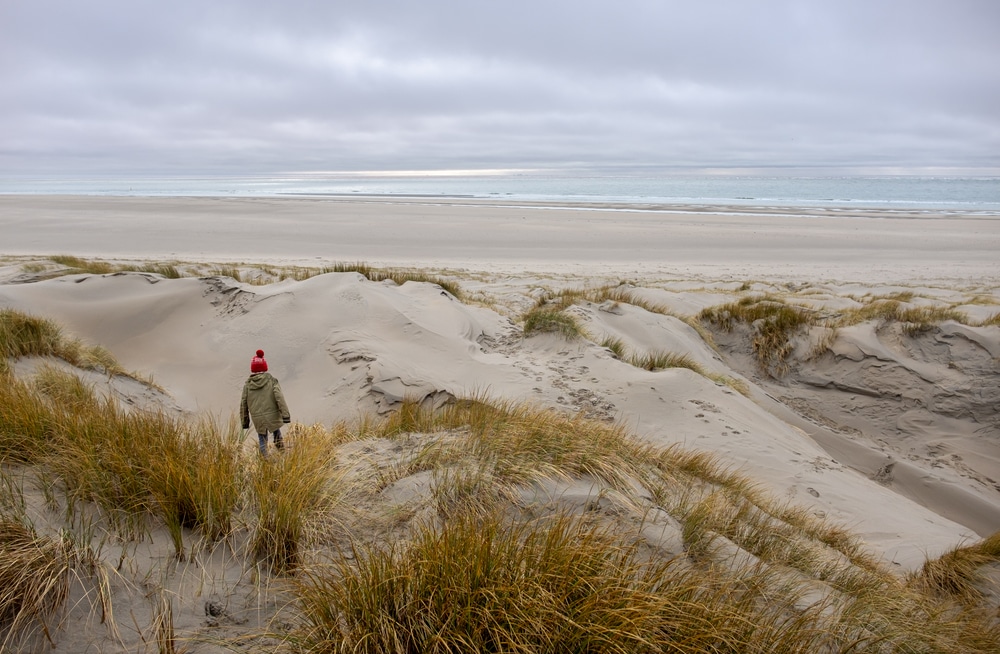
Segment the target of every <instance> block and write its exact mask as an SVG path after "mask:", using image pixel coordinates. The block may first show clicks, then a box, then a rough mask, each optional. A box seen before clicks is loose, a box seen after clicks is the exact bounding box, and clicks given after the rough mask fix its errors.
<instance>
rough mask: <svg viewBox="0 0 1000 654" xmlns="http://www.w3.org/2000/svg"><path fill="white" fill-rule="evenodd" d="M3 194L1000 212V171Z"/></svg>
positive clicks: (166, 185)
mask: <svg viewBox="0 0 1000 654" xmlns="http://www.w3.org/2000/svg"><path fill="white" fill-rule="evenodd" d="M0 194H38V195H99V196H135V197H175V196H196V197H227V196H231V197H303V196H390V197H394V196H398V197H420V198H435V197H440V198H476V199H497V200H504V201H523V202H532V203H539V202H540V203H545V202H552V203H559V202H580V203H595V204H600V203H614V204H626V205H627V204H636V205H649V204H677V205H705V206H713V205H718V206H733V205H736V206H749V207H753V206H762V207H763V206H770V207H827V208H869V207H870V208H878V209H885V210H900V211H903V210H905V211H926V212H928V213H932V212H933V213H940V212H946V213H956V214H963V215H973V216H975V215H981V216H994V217H1000V178H998V177H929V176H758V175H753V176H742V175H613V174H578V173H574V174H553V173H535V172H529V173H477V172H474V171H473V172H462V173H407V174H392V173H368V172H362V173H306V174H277V175H250V176H220V175H209V176H169V177H166V176H141V177H140V176H130V177H127V178H124V177H122V178H114V177H94V178H80V177H75V178H59V179H55V178H42V177H36V178H29V177H20V178H13V177H4V178H0Z"/></svg>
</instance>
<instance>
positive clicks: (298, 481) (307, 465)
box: [249, 430, 343, 574]
mask: <svg viewBox="0 0 1000 654" xmlns="http://www.w3.org/2000/svg"><path fill="white" fill-rule="evenodd" d="M289 440H290V442H289V447H287V448H286V450H287V451H285V452H282V453H280V454H279V453H274V454H272V455H271V456H269V457H267V458H263V457H261V458H259V459H258V460H257V461H256V465H255V467H254V469H253V470H252V471H251V472H250V475H249V485H250V494H251V497H252V501H253V505H254V506H255V507H256V515H255V517H254V520H253V524H252V535H251V541H250V548H251V551H252V553H253V556H254V557H255V558H256V559H258V560H262V561H264V562H266V563H267V565H268V566H269V567H270V569H271V570H273V571H274V572H276V573H278V574H288V573H291V572H294V571H296V570H297V569H298V568H299V567H300V566H301V565H302V561H303V550H304V548H306V547H307V546H308V545H309V544H310V543H312V542H314V541H316V540H317V539H319V538H320V537H321V535H322V533H321V532H322V530H323V527H324V526H327V525H328V524H329V522H330V520H329V519H328V517H329V515H330V514H331V511H332V509H333V508H335V507H336V504H337V500H338V498H339V496H340V493H341V492H342V490H343V486H342V485H341V484H338V475H337V474H336V473H335V471H334V468H335V463H336V448H335V447H334V444H335V443H336V442H337V441H336V439H334V438H332V437H331V436H330V435H329V434H328V433H326V432H324V431H318V430H313V431H306V432H303V433H302V434H301V435H300V436H299V437H297V438H296V439H295V440H294V446H291V445H292V444H291V439H289Z"/></svg>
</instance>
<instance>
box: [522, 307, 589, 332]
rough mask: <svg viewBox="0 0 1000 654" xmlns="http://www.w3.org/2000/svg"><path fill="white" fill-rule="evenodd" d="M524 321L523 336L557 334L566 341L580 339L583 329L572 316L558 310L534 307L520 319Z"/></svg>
mask: <svg viewBox="0 0 1000 654" xmlns="http://www.w3.org/2000/svg"><path fill="white" fill-rule="evenodd" d="M522 319H523V320H524V335H525V336H531V335H532V334H541V333H552V332H555V333H558V334H561V335H562V336H563V337H564V338H566V339H567V340H572V339H574V338H582V337H583V335H584V333H583V328H582V327H580V323H579V321H578V320H577V319H576V318H574V317H573V316H572V315H570V314H568V313H566V312H565V311H563V310H561V309H558V308H550V307H544V306H543V307H535V308H534V309H531V310H530V311H528V312H527V313H526V314H524V316H523V317H522Z"/></svg>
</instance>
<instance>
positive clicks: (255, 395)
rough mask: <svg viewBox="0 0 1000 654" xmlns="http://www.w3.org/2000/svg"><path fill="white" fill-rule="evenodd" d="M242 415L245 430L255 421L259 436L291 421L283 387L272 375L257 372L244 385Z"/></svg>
mask: <svg viewBox="0 0 1000 654" xmlns="http://www.w3.org/2000/svg"><path fill="white" fill-rule="evenodd" d="M240 415H241V416H242V418H243V428H244V429H249V428H250V420H251V419H253V426H254V427H256V428H257V433H258V434H264V433H267V432H272V431H275V430H277V429H280V428H281V425H282V424H284V423H286V422H290V421H291V416H290V415H289V413H288V405H287V404H285V396H284V395H283V394H282V393H281V386H280V385H279V384H278V380H277V379H275V378H274V377H273V376H272V375H271V373H269V372H257V373H254V374H252V375H250V378H249V379H247V382H246V383H245V384H244V385H243V399H241V400H240Z"/></svg>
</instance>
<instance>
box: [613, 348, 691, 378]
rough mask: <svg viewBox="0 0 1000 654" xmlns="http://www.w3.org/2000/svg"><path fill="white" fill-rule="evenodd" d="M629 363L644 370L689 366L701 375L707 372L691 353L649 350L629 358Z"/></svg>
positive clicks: (688, 367) (689, 368)
mask: <svg viewBox="0 0 1000 654" xmlns="http://www.w3.org/2000/svg"><path fill="white" fill-rule="evenodd" d="M629 363H631V364H632V365H633V366H635V367H637V368H642V369H644V370H650V371H654V370H666V369H667V368H687V369H688V370H691V371H694V372H696V373H698V374H699V375H704V374H705V369H704V368H702V367H701V365H699V364H698V363H697V362H696V361H695V360H694V359H692V358H691V356H690V355H687V354H677V353H676V352H663V351H658V352H648V353H646V354H641V355H639V354H637V355H634V356H632V357H631V358H630V359H629Z"/></svg>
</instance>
